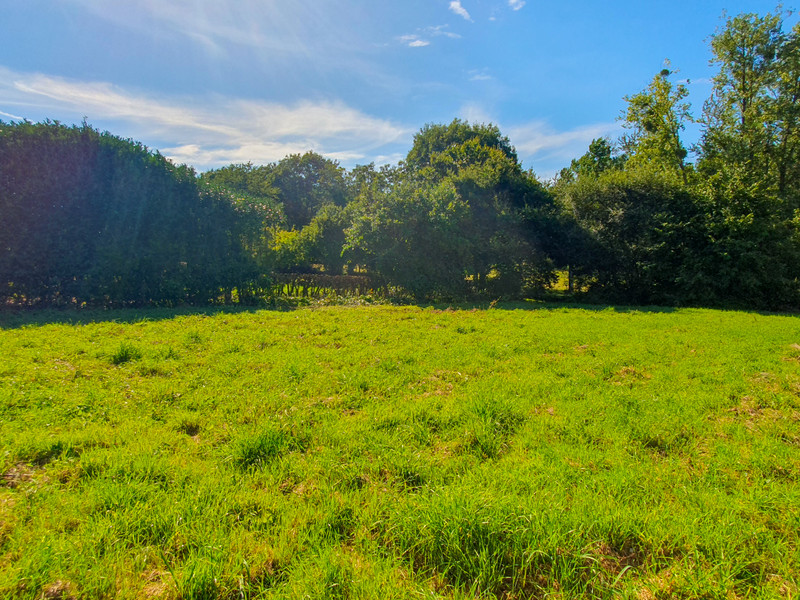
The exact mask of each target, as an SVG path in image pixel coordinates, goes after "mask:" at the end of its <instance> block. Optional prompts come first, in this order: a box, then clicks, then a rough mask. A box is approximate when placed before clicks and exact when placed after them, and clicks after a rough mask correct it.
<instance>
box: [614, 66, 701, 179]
mask: <svg viewBox="0 0 800 600" xmlns="http://www.w3.org/2000/svg"><path fill="white" fill-rule="evenodd" d="M671 74H672V72H671V71H669V69H664V70H662V71H661V73H659V74H658V75H656V76H655V77H654V78H653V81H651V82H650V85H649V86H648V87H647V89H646V90H644V91H642V92H639V93H638V94H634V95H633V96H627V97H626V98H625V101H626V102H627V103H628V108H627V111H626V113H625V116H624V117H623V124H624V126H625V127H627V128H628V129H630V131H631V134H630V135H629V136H628V137H627V138H626V139H625V140H624V141H623V145H624V147H625V150H626V153H627V155H628V160H629V161H630V163H629V166H630V167H632V168H636V167H638V166H639V165H649V166H651V167H655V168H659V169H664V170H666V171H668V172H674V173H679V174H680V176H681V177H682V179H683V182H684V183H688V175H687V167H686V156H687V154H688V152H687V150H686V148H685V147H684V145H683V142H681V139H680V132H681V131H683V129H684V123H685V122H686V121H691V120H692V119H691V115H690V112H689V104H688V103H685V102H683V100H684V99H685V98H686V97H687V96H688V95H689V90H688V89H687V88H686V86H685V85H683V84H678V85H677V86H673V85H672V83H671V82H670V81H669V79H667V78H668V77H669V76H670V75H671Z"/></svg>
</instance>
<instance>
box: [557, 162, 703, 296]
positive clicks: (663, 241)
mask: <svg viewBox="0 0 800 600" xmlns="http://www.w3.org/2000/svg"><path fill="white" fill-rule="evenodd" d="M560 193H561V195H562V201H563V202H564V204H565V207H566V208H567V210H569V211H570V212H571V214H572V215H573V216H574V218H575V220H576V223H577V224H578V225H579V226H580V228H581V229H582V230H583V231H584V232H586V234H588V239H586V240H584V241H583V242H582V243H583V244H584V247H585V248H586V249H587V250H590V251H585V252H584V253H583V254H577V255H576V256H574V257H573V260H580V259H581V258H583V260H584V261H586V262H584V263H583V265H581V264H580V263H578V266H579V267H581V270H583V271H584V272H593V274H594V277H596V283H597V285H599V286H602V289H603V290H604V292H605V293H606V294H608V295H614V296H616V297H617V298H624V299H625V300H626V301H629V302H634V303H667V304H670V303H675V302H680V300H681V299H685V298H688V297H691V294H690V289H689V288H691V286H692V285H693V284H692V283H689V282H687V281H685V278H686V276H687V271H688V270H689V269H691V268H693V267H694V265H693V264H691V262H692V261H693V260H694V259H695V258H696V257H698V256H701V255H703V253H704V252H705V251H706V249H707V248H706V245H707V242H706V240H705V232H704V229H703V227H704V218H703V213H702V206H701V204H700V203H699V202H698V199H697V198H696V197H695V196H694V195H693V194H692V191H691V190H689V189H687V188H686V187H685V186H684V185H683V184H682V183H681V182H680V181H679V180H678V179H669V178H667V177H665V176H664V175H663V174H660V173H658V172H655V171H653V170H650V169H645V168H640V169H636V170H626V171H614V170H612V171H607V172H604V173H602V174H601V175H599V176H598V177H583V178H580V179H578V180H577V181H576V182H575V183H573V184H570V185H568V186H562V187H561V189H560Z"/></svg>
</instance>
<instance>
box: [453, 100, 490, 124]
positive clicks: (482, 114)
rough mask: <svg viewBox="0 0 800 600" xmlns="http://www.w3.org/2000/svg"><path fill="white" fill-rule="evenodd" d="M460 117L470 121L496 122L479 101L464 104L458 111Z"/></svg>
mask: <svg viewBox="0 0 800 600" xmlns="http://www.w3.org/2000/svg"><path fill="white" fill-rule="evenodd" d="M458 115H459V117H461V118H462V119H464V120H465V121H468V122H470V123H484V124H489V123H496V121H495V120H494V119H492V118H491V116H490V115H489V113H488V112H487V111H486V110H485V109H484V108H483V107H482V106H481V105H480V104H477V103H474V102H472V103H468V104H464V105H463V106H462V107H461V108H460V109H459V111H458Z"/></svg>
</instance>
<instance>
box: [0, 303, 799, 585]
mask: <svg viewBox="0 0 800 600" xmlns="http://www.w3.org/2000/svg"><path fill="white" fill-rule="evenodd" d="M78 314H79V315H80V313H78ZM148 316H149V317H150V318H148ZM45 317H46V319H49V320H51V321H63V320H64V319H63V318H62V317H57V318H55V319H53V318H52V317H53V315H45ZM69 318H70V319H71V320H72V321H73V322H71V323H57V322H52V323H50V324H48V323H46V322H42V323H38V324H37V323H35V322H32V320H31V319H30V318H28V319H27V323H26V322H23V321H22V320H21V319H20V318H19V317H15V318H14V319H11V318H6V320H5V328H4V329H2V330H0V357H2V358H1V359H0V448H1V449H0V475H1V476H2V479H0V597H3V598H5V597H9V598H31V599H32V598H42V597H45V598H57V597H61V598H70V597H73V598H301V597H311V598H410V597H428V598H454V599H455V598H462V599H463V598H474V597H502V598H531V597H532V598H545V597H554V598H612V597H613V598H632V599H639V600H649V599H654V598H780V597H786V598H788V597H793V596H796V595H797V594H798V583H799V581H798V575H797V573H799V572H800V545H799V544H798V537H800V485H798V477H800V428H799V427H798V425H799V421H800V345H798V344H800V321H798V319H797V317H794V316H776V315H759V314H752V313H740V312H721V311H711V310H675V311H657V310H653V311H639V310H615V309H613V308H609V309H606V310H596V309H588V308H561V307H547V306H543V305H535V304H524V305H523V304H521V305H509V306H505V307H500V308H493V309H491V310H486V309H480V310H439V309H435V308H418V307H389V306H382V307H361V308H345V307H329V308H316V309H315V308H306V309H301V310H296V311H291V312H275V311H253V312H235V313H224V312H220V313H216V314H202V313H201V314H180V313H169V312H164V311H161V312H153V313H146V312H145V313H132V312H130V313H128V312H120V313H108V314H106V315H104V316H102V317H98V316H97V315H89V318H85V319H84V320H83V322H81V319H83V317H80V316H79V317H78V318H73V317H71V316H70V317H69ZM46 319H45V320H46ZM104 319H107V320H104Z"/></svg>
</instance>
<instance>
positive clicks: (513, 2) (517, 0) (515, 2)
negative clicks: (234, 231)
mask: <svg viewBox="0 0 800 600" xmlns="http://www.w3.org/2000/svg"><path fill="white" fill-rule="evenodd" d="M508 5H509V6H510V7H511V10H519V9H521V8H522V7H523V6H525V0H508Z"/></svg>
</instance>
